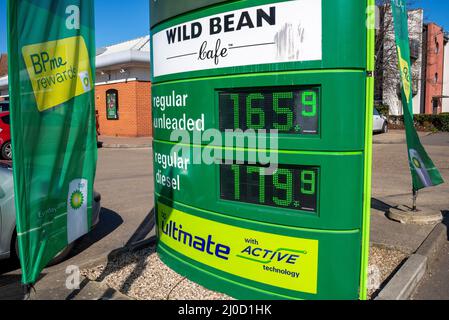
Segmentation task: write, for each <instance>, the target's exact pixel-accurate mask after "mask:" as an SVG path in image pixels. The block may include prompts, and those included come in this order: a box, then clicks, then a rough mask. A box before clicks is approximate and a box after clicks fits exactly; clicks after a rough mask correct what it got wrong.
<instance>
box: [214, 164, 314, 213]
mask: <svg viewBox="0 0 449 320" xmlns="http://www.w3.org/2000/svg"><path fill="white" fill-rule="evenodd" d="M267 171H268V168H265V167H261V166H251V165H238V164H222V165H220V193H221V199H223V200H229V201H237V202H245V203H251V204H257V205H265V206H271V207H277V208H287V209H294V210H301V211H308V212H314V213H316V212H317V199H318V182H319V169H318V167H307V166H287V165H283V166H279V168H278V169H277V170H276V171H275V172H274V173H273V174H271V175H267V174H266V173H267Z"/></svg>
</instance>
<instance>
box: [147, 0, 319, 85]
mask: <svg viewBox="0 0 449 320" xmlns="http://www.w3.org/2000/svg"><path fill="white" fill-rule="evenodd" d="M321 15H322V13H321V1H316V0H296V1H288V2H280V3H275V4H270V5H263V6H257V7H252V8H247V9H243V10H235V11H230V12H226V13H223V14H219V15H214V16H209V17H206V18H202V19H199V20H195V21H190V22H187V23H184V24H180V25H177V26H174V27H171V28H167V29H164V30H161V31H157V32H156V33H155V34H154V35H153V42H154V45H153V49H154V52H153V56H154V76H155V77H158V76H163V75H168V74H175V73H181V72H188V71H197V70H207V69H212V68H217V67H218V68H222V67H235V66H244V65H254V64H268V63H279V62H294V61H311V60H321V56H322V50H321V47H322V45H321V41H322V39H321V36H322V34H321V32H322V31H321V28H322V27H321V20H322V18H321ZM261 48H263V50H261Z"/></svg>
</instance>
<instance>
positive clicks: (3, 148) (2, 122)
mask: <svg viewBox="0 0 449 320" xmlns="http://www.w3.org/2000/svg"><path fill="white" fill-rule="evenodd" d="M9 123H10V116H9V112H1V113H0V156H1V157H2V158H3V159H5V160H11V159H12V146H11V129H10V126H9Z"/></svg>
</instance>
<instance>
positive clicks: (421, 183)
mask: <svg viewBox="0 0 449 320" xmlns="http://www.w3.org/2000/svg"><path fill="white" fill-rule="evenodd" d="M391 8H392V14H393V19H394V28H395V34H396V47H397V53H398V60H399V69H400V72H401V81H402V105H403V106H404V108H403V109H404V124H405V129H406V135H407V146H408V157H409V164H410V170H411V172H412V179H413V189H414V190H415V191H417V190H420V189H424V188H427V187H432V186H437V185H440V184H442V183H444V181H443V178H442V177H441V174H440V172H439V171H438V169H437V168H436V167H435V165H434V164H433V162H432V160H431V159H430V157H429V156H428V154H427V152H426V150H425V149H424V147H423V146H422V144H421V141H420V139H419V136H418V133H417V132H416V129H415V126H414V120H413V93H412V74H411V63H410V44H409V34H408V14H407V7H406V4H405V2H404V0H391Z"/></svg>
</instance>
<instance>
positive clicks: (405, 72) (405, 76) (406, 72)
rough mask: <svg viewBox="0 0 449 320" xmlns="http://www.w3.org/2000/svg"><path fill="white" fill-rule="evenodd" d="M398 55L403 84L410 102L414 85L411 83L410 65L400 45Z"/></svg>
mask: <svg viewBox="0 0 449 320" xmlns="http://www.w3.org/2000/svg"><path fill="white" fill-rule="evenodd" d="M398 56H399V67H400V68H401V78H402V86H403V88H404V92H405V98H406V99H407V103H409V102H410V94H411V91H412V85H411V83H410V66H409V63H408V62H407V60H405V59H404V58H403V56H402V52H401V48H400V47H398Z"/></svg>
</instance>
